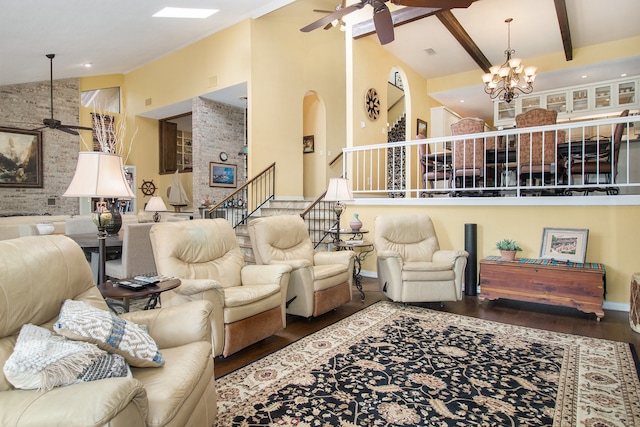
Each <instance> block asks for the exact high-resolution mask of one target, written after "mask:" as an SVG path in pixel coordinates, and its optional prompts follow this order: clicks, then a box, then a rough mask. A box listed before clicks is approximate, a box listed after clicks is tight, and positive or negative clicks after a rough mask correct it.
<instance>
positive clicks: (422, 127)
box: [416, 119, 428, 138]
mask: <svg viewBox="0 0 640 427" xmlns="http://www.w3.org/2000/svg"><path fill="white" fill-rule="evenodd" d="M427 126H428V125H427V122H425V121H424V120H420V119H416V129H417V130H418V135H422V136H424V137H425V138H426V137H427Z"/></svg>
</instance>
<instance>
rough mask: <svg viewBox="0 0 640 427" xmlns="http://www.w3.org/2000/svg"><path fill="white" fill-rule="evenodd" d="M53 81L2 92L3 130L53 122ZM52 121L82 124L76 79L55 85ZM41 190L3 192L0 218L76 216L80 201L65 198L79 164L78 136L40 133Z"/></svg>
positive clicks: (0, 88)
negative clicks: (51, 103)
mask: <svg viewBox="0 0 640 427" xmlns="http://www.w3.org/2000/svg"><path fill="white" fill-rule="evenodd" d="M50 102H51V101H50V88H49V81H43V82H35V83H26V84H18V85H7V86H0V127H8V128H20V129H28V130H32V129H35V128H38V127H40V126H41V124H42V119H44V118H49V117H51V112H50ZM53 102H54V105H53V108H54V118H56V119H58V120H60V121H62V123H64V124H78V121H79V110H80V109H79V103H80V93H79V89H78V79H61V80H54V85H53ZM41 132H42V150H43V161H42V163H43V188H4V187H0V215H12V214H51V215H60V214H77V213H78V199H76V198H66V197H61V196H62V193H64V192H65V190H66V189H67V186H68V185H69V183H70V182H71V178H72V177H73V172H74V171H75V166H76V162H77V159H78V147H79V146H80V139H79V137H78V136H73V135H69V134H67V133H65V132H62V131H57V130H52V129H42V131H41Z"/></svg>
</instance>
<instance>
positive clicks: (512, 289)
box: [479, 256, 605, 320]
mask: <svg viewBox="0 0 640 427" xmlns="http://www.w3.org/2000/svg"><path fill="white" fill-rule="evenodd" d="M604 290H605V268H604V265H603V264H599V263H572V262H569V263H560V262H557V261H554V260H549V259H534V258H522V259H516V260H515V261H504V260H502V259H501V258H500V257H497V256H491V257H487V258H485V259H483V260H481V261H480V295H479V298H480V299H481V300H484V299H490V300H494V299H498V298H506V299H512V300H517V301H526V302H534V303H540V304H550V305H559V306H564V307H573V308H577V309H578V310H580V311H583V312H585V313H595V315H596V317H597V319H598V320H600V319H601V318H602V317H604V311H603V310H602V300H603V298H604Z"/></svg>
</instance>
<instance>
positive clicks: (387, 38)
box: [373, 4, 395, 45]
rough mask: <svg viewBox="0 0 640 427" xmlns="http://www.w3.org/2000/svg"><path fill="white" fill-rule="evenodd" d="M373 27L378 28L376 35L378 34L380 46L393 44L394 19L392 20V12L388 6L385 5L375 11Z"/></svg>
mask: <svg viewBox="0 0 640 427" xmlns="http://www.w3.org/2000/svg"><path fill="white" fill-rule="evenodd" d="M373 25H374V26H375V27H376V33H378V39H379V40H380V44H382V45H384V44H387V43H391V42H392V41H393V40H394V39H395V35H394V32H393V19H392V18H391V12H390V11H389V8H388V7H387V5H386V4H383V5H382V7H380V8H378V9H376V10H374V12H373Z"/></svg>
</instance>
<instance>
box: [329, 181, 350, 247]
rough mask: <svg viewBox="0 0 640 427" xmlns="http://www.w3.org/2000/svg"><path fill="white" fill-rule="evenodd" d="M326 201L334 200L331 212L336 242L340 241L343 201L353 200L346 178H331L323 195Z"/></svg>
mask: <svg viewBox="0 0 640 427" xmlns="http://www.w3.org/2000/svg"><path fill="white" fill-rule="evenodd" d="M324 200H325V201H326V202H335V203H334V205H333V212H335V214H336V217H337V221H336V228H337V230H336V242H340V215H342V213H343V212H344V208H345V206H344V203H343V202H344V201H348V200H353V195H352V194H351V189H350V188H349V180H348V179H346V178H331V179H330V180H329V187H327V192H326V193H325V195H324Z"/></svg>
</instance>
